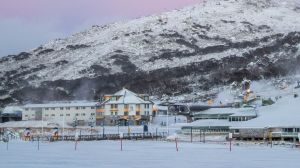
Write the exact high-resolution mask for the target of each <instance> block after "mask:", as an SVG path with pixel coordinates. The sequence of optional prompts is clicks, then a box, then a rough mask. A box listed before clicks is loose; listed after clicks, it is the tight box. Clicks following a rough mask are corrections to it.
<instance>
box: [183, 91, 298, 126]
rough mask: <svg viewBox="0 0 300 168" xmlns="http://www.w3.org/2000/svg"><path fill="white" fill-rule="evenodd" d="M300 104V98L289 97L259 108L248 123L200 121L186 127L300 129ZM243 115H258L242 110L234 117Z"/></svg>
mask: <svg viewBox="0 0 300 168" xmlns="http://www.w3.org/2000/svg"><path fill="white" fill-rule="evenodd" d="M298 92H300V91H298ZM299 104H300V98H299V97H297V98H294V96H293V95H287V96H285V97H282V98H281V99H278V101H276V103H275V104H273V105H270V106H262V107H259V108H258V110H259V111H258V113H257V114H258V116H257V118H254V119H251V120H248V121H240V122H229V121H228V120H198V121H195V122H192V123H189V124H185V125H184V126H230V127H231V128H268V127H270V128H271V127H272V128H276V127H280V128H286V127H300V110H299V107H300V106H299ZM214 110H216V109H211V110H209V111H208V112H209V113H210V114H212V113H214ZM228 110H229V109H228ZM231 110H232V109H231ZM229 111H230V110H229ZM241 114H250V115H256V113H255V111H254V110H253V111H252V112H251V111H248V112H247V110H246V111H243V110H242V111H241V110H240V111H236V112H235V114H233V115H237V116H240V115H241Z"/></svg>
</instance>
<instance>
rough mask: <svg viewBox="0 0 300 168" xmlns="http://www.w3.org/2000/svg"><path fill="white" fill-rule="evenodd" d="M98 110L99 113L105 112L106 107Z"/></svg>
mask: <svg viewBox="0 0 300 168" xmlns="http://www.w3.org/2000/svg"><path fill="white" fill-rule="evenodd" d="M96 112H97V113H104V112H105V109H97V110H96Z"/></svg>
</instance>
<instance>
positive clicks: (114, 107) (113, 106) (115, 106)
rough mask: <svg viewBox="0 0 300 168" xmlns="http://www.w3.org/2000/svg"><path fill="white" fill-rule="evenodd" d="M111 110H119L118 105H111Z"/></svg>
mask: <svg viewBox="0 0 300 168" xmlns="http://www.w3.org/2000/svg"><path fill="white" fill-rule="evenodd" d="M110 108H111V109H117V108H118V105H117V104H111V105H110Z"/></svg>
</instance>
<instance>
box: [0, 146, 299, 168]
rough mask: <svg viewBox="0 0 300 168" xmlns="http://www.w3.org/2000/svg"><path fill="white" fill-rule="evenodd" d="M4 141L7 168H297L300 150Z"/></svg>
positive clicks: (0, 163) (0, 148)
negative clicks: (7, 142)
mask: <svg viewBox="0 0 300 168" xmlns="http://www.w3.org/2000/svg"><path fill="white" fill-rule="evenodd" d="M6 145H7V144H6V143H3V142H0V158H1V161H0V167H3V168H16V167H22V168H66V167H70V168H81V167H89V168H94V167H95V168H96V167H97V168H99V167H105V168H119V167H123V168H141V167H143V168H154V167H163V168H182V167H185V168H195V167H206V168H241V167H242V168H266V167H272V168H283V167H288V168H291V167H293V168H296V167H299V166H300V162H299V156H300V149H297V148H287V147H279V146H274V147H273V148H270V147H267V146H258V145H255V146H254V145H242V146H233V150H232V152H230V151H229V145H228V143H225V144H202V143H193V144H191V143H183V142H179V144H178V146H179V151H178V152H176V149H175V143H174V142H164V141H123V151H120V141H93V142H78V145H77V150H76V151H75V150H74V142H54V143H48V142H41V143H40V150H39V151H38V149H37V147H38V144H37V142H19V141H11V142H9V144H8V150H6Z"/></svg>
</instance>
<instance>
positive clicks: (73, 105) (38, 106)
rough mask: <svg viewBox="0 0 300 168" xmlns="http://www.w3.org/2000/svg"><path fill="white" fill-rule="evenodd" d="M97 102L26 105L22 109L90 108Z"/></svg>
mask: <svg viewBox="0 0 300 168" xmlns="http://www.w3.org/2000/svg"><path fill="white" fill-rule="evenodd" d="M97 103H98V102H57V103H46V104H26V105H24V108H48V107H49V108H51V107H92V106H96V105H97Z"/></svg>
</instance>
